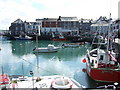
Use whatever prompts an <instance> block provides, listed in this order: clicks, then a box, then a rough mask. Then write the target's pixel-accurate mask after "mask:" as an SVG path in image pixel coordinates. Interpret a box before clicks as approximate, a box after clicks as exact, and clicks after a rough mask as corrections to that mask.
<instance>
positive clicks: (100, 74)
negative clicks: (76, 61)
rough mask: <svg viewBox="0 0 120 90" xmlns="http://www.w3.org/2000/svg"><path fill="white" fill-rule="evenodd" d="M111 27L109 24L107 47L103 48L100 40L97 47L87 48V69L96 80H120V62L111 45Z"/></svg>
mask: <svg viewBox="0 0 120 90" xmlns="http://www.w3.org/2000/svg"><path fill="white" fill-rule="evenodd" d="M109 23H110V22H109ZM110 29H111V27H110V26H109V30H108V36H107V44H106V43H105V46H106V48H104V49H102V48H101V44H100V42H98V44H99V45H98V47H97V48H95V49H92V50H87V56H86V57H87V59H86V71H87V73H88V75H89V76H90V77H91V78H92V79H93V80H95V81H101V82H112V83H113V82H120V63H119V62H118V60H117V59H116V55H117V54H116V53H115V52H114V50H113V49H112V46H111V45H112V44H111V42H112V40H110V34H109V33H110ZM98 41H99V40H98ZM102 45H103V44H102Z"/></svg>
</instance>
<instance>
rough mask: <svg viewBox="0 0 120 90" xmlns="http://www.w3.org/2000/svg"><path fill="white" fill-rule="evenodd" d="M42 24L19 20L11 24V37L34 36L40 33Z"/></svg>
mask: <svg viewBox="0 0 120 90" xmlns="http://www.w3.org/2000/svg"><path fill="white" fill-rule="evenodd" d="M39 28H41V23H40V22H26V21H24V22H23V21H22V20H21V19H17V20H15V21H14V22H12V23H11V26H10V27H9V31H10V32H11V35H25V34H27V35H34V34H36V33H37V32H40V29H39Z"/></svg>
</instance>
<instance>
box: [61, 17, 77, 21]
mask: <svg viewBox="0 0 120 90" xmlns="http://www.w3.org/2000/svg"><path fill="white" fill-rule="evenodd" d="M60 20H61V21H78V18H77V17H60Z"/></svg>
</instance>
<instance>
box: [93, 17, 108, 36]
mask: <svg viewBox="0 0 120 90" xmlns="http://www.w3.org/2000/svg"><path fill="white" fill-rule="evenodd" d="M108 29H109V21H108V19H107V18H106V17H100V18H99V19H98V20H96V21H95V22H94V23H93V24H92V25H91V32H96V33H100V34H107V31H108Z"/></svg>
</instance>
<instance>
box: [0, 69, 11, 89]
mask: <svg viewBox="0 0 120 90" xmlns="http://www.w3.org/2000/svg"><path fill="white" fill-rule="evenodd" d="M9 84H10V79H9V77H8V75H7V74H5V73H4V72H3V67H2V74H1V75H0V89H6V88H9Z"/></svg>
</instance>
